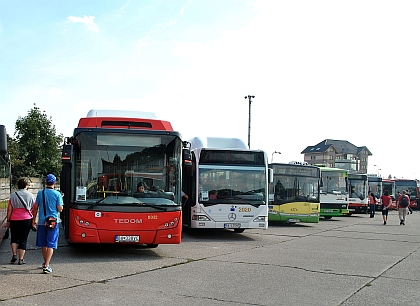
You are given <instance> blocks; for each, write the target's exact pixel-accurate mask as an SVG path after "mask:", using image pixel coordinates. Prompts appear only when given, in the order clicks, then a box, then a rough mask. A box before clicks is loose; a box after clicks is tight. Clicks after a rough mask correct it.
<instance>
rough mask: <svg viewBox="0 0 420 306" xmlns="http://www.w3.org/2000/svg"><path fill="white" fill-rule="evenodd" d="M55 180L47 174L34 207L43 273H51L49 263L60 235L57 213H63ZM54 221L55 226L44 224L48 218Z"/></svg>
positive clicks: (61, 201) (60, 197)
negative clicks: (42, 259)
mask: <svg viewBox="0 0 420 306" xmlns="http://www.w3.org/2000/svg"><path fill="white" fill-rule="evenodd" d="M55 183H56V178H55V176H54V175H53V174H48V175H47V176H46V178H45V187H46V188H45V189H43V190H40V191H38V194H37V196H36V203H35V206H34V218H35V217H36V216H37V214H38V224H40V226H38V231H37V237H36V245H37V246H38V247H41V248H42V257H43V258H44V263H43V264H42V269H43V272H44V273H46V274H48V273H52V271H53V270H52V268H51V267H50V261H51V258H52V256H53V253H54V250H55V249H57V247H58V236H59V234H60V230H59V228H60V226H59V223H60V218H59V215H58V213H60V212H62V211H63V197H62V195H61V192H59V191H57V190H54V185H55ZM50 217H51V218H53V219H55V224H53V223H52V224H51V225H49V224H48V223H47V222H46V219H47V218H48V219H49V218H50Z"/></svg>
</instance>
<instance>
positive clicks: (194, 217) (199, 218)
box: [191, 215, 210, 221]
mask: <svg viewBox="0 0 420 306" xmlns="http://www.w3.org/2000/svg"><path fill="white" fill-rule="evenodd" d="M191 219H192V220H195V221H210V219H209V218H207V217H206V216H204V215H193V216H192V217H191Z"/></svg>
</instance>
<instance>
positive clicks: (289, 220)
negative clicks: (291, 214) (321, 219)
mask: <svg viewBox="0 0 420 306" xmlns="http://www.w3.org/2000/svg"><path fill="white" fill-rule="evenodd" d="M299 221H300V220H299V219H287V222H289V223H298V222H299Z"/></svg>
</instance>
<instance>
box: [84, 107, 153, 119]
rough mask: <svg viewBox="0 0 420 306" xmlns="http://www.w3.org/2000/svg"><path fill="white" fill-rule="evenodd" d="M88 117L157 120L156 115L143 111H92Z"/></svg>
mask: <svg viewBox="0 0 420 306" xmlns="http://www.w3.org/2000/svg"><path fill="white" fill-rule="evenodd" d="M86 117H120V118H144V119H156V114H155V113H152V112H142V111H129V110H110V109H91V110H90V111H89V112H88V114H87V115H86Z"/></svg>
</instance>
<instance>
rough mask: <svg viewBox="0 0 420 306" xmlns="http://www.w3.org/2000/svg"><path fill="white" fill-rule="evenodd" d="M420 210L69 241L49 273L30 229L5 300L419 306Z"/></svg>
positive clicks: (1, 264)
mask: <svg viewBox="0 0 420 306" xmlns="http://www.w3.org/2000/svg"><path fill="white" fill-rule="evenodd" d="M419 231H420V212H416V211H415V212H414V213H413V214H412V215H409V216H408V217H407V222H406V225H404V226H403V225H399V221H398V216H397V212H395V211H393V212H391V213H390V216H389V221H388V224H387V225H383V223H382V216H381V215H380V214H376V215H375V218H373V219H371V218H369V216H368V215H353V216H350V217H341V218H333V219H331V220H321V221H320V223H318V224H303V223H302V224H293V225H284V224H270V226H269V229H268V230H249V231H245V232H244V233H242V234H237V233H234V232H233V231H228V230H222V231H191V230H188V231H185V232H184V234H183V241H182V243H181V244H180V245H160V246H159V247H158V248H156V249H148V248H146V247H142V246H128V245H125V246H121V245H118V246H117V245H109V246H95V245H93V246H92V245H90V246H88V245H85V246H79V247H71V246H69V245H68V244H67V242H66V241H65V240H64V239H63V238H62V237H61V238H60V246H59V249H58V250H57V251H56V252H55V254H54V257H53V260H52V262H51V266H52V268H53V269H54V272H53V273H52V274H49V275H45V274H42V269H41V268H40V265H41V263H42V256H41V251H40V250H39V249H38V248H36V246H35V233H33V232H31V234H30V237H29V246H28V250H27V254H26V256H25V260H26V262H27V264H26V265H20V266H19V265H16V264H14V265H12V264H10V263H9V260H10V257H11V252H10V246H9V243H10V242H9V241H10V240H4V241H3V243H2V244H1V245H0V254H1V257H0V258H1V259H0V279H1V282H2V284H1V286H0V303H1V305H45V304H52V303H54V304H56V303H58V304H62V305H72V304H76V303H77V304H84V305H115V304H122V305H138V304H142V305H186V304H188V303H190V304H192V305H290V304H295V305H397V304H398V305H400V304H401V305H419V304H420V295H419V294H417V289H418V287H419V286H420V253H419V248H420V237H419Z"/></svg>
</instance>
